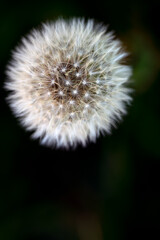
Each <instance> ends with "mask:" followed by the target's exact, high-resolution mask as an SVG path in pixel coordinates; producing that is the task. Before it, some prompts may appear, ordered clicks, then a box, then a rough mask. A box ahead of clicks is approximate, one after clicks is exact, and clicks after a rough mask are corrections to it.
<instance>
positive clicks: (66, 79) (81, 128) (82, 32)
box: [5, 19, 131, 148]
mask: <svg viewBox="0 0 160 240" xmlns="http://www.w3.org/2000/svg"><path fill="white" fill-rule="evenodd" d="M126 56H127V53H126V52H124V50H123V49H122V46H121V42H120V41H119V40H116V39H115V38H114V36H113V33H112V32H107V29H106V27H105V26H102V25H99V24H95V23H94V21H93V20H89V21H88V22H85V21H84V20H83V19H72V20H70V21H65V20H57V21H56V22H51V23H46V24H43V25H42V27H41V29H40V30H33V31H31V33H30V34H29V35H28V36H27V37H26V38H23V39H22V42H21V44H20V45H19V46H18V47H17V48H16V49H15V51H14V52H13V56H12V60H11V62H10V63H9V64H8V67H7V76H8V78H7V80H6V83H5V87H6V89H7V90H9V91H10V92H9V96H8V101H9V104H10V106H11V109H12V110H13V112H14V113H15V115H16V116H17V117H18V118H19V119H20V121H21V123H22V125H24V126H25V127H26V128H27V129H28V130H32V131H33V135H32V137H33V138H39V139H40V142H41V144H43V145H47V146H51V147H52V146H56V147H66V148H68V147H69V146H72V147H75V146H76V145H77V144H78V143H80V144H82V145H83V146H84V145H86V143H87V141H88V140H89V141H95V140H96V138H97V137H98V136H99V134H100V133H102V132H107V133H110V130H111V126H113V125H115V122H117V121H118V120H120V119H121V117H122V115H123V114H125V113H126V105H127V103H129V102H130V100H131V97H130V96H129V93H130V90H129V89H128V87H127V86H126V83H127V82H128V80H129V78H130V76H131V68H130V67H129V66H127V65H125V64H124V62H123V60H124V59H125V57H126Z"/></svg>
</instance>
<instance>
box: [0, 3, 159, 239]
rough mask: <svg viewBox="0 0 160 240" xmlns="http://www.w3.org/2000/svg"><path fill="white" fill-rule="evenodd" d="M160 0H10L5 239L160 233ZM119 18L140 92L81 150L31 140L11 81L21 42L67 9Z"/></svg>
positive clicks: (1, 35)
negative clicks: (12, 105) (14, 108)
mask: <svg viewBox="0 0 160 240" xmlns="http://www.w3.org/2000/svg"><path fill="white" fill-rule="evenodd" d="M158 2H159V1H154V0H152V1H150V3H147V1H142V0H141V1H140V0H139V1H134V0H131V1H125V0H121V1H116V0H108V1H102V0H97V1H95V2H93V1H92V2H90V3H89V2H87V1H61V0H60V1H48V0H44V1H24V2H23V1H21V2H19V3H18V2H16V1H12V2H11V1H10V2H9V1H1V5H0V78H1V83H0V85H1V90H0V114H1V115H0V147H1V149H0V239H1V240H53V239H54V240H62V239H65V240H68V239H70V240H102V239H103V240H104V239H105V240H106V239H107V240H120V239H123V240H132V239H133V240H135V239H147V238H149V239H154V240H155V239H160V233H159V230H160V220H159V219H160V141H159V137H160V111H159V109H160V98H159V95H160V44H159V43H160V27H159V26H160V20H159V15H160V14H159V11H160V4H159V3H158ZM74 16H77V17H85V18H86V19H88V18H94V19H96V20H97V21H99V22H103V23H105V24H109V30H114V31H115V33H116V35H117V37H118V38H120V39H121V40H122V41H123V43H124V45H125V47H126V49H127V50H128V51H129V52H130V53H131V55H130V59H129V64H131V65H132V66H133V78H132V79H133V81H132V87H133V88H134V89H135V91H134V93H133V98H134V100H133V102H132V104H131V106H130V107H129V108H128V115H127V116H125V117H124V119H123V122H122V123H120V124H119V125H118V128H117V129H114V130H113V131H112V135H111V136H101V137H100V138H99V139H98V140H97V142H96V144H89V145H88V147H87V148H81V147H79V148H78V149H77V150H75V151H68V152H67V151H62V150H54V149H53V150H51V149H48V148H45V147H41V146H39V143H38V141H32V140H30V133H28V132H26V131H25V130H24V129H23V128H22V127H21V126H20V125H19V123H18V121H17V119H16V118H15V117H14V116H13V115H12V113H11V111H10V109H9V107H8V106H7V104H6V102H5V97H6V96H7V93H6V92H5V91H4V90H3V83H4V80H5V66H6V64H7V62H8V61H9V59H10V56H11V50H12V49H13V48H14V47H15V46H16V45H17V43H18V42H19V41H20V39H21V37H22V36H23V35H25V34H27V33H28V32H29V31H30V29H32V28H33V27H37V26H39V25H40V23H41V22H44V21H46V20H55V19H57V18H58V17H64V18H70V17H74Z"/></svg>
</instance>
